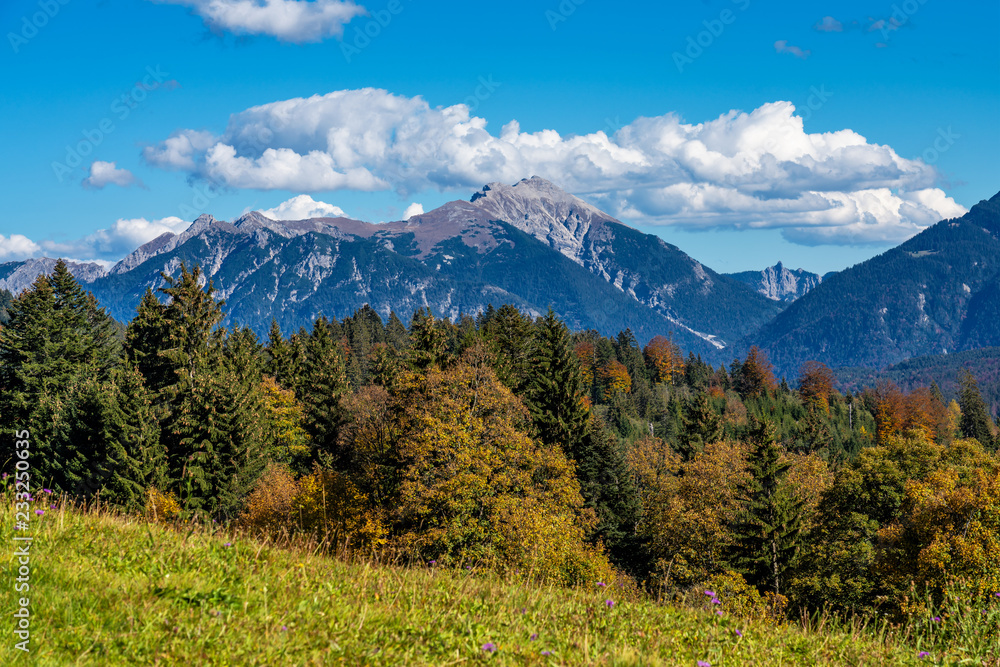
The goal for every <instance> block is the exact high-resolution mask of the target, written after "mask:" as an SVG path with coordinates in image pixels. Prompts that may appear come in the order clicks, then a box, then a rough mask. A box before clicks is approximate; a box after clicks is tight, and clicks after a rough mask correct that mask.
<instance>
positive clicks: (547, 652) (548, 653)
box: [542, 651, 552, 655]
mask: <svg viewBox="0 0 1000 667" xmlns="http://www.w3.org/2000/svg"><path fill="white" fill-rule="evenodd" d="M542 655H552V651H542Z"/></svg>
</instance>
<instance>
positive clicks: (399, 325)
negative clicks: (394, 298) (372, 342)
mask: <svg viewBox="0 0 1000 667" xmlns="http://www.w3.org/2000/svg"><path fill="white" fill-rule="evenodd" d="M385 342H386V343H388V344H389V345H391V346H392V347H394V348H396V349H397V350H399V351H403V350H405V349H406V348H408V347H409V346H410V334H409V332H407V331H406V325H405V324H403V321H402V320H400V319H399V316H398V315H396V311H392V312H390V313H389V322H388V323H387V324H386V325H385Z"/></svg>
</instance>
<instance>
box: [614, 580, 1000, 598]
mask: <svg viewBox="0 0 1000 667" xmlns="http://www.w3.org/2000/svg"><path fill="white" fill-rule="evenodd" d="M597 585H598V586H600V587H601V588H604V587H605V586H607V584H606V583H604V582H603V581H598V582H597ZM998 595H1000V593H998Z"/></svg>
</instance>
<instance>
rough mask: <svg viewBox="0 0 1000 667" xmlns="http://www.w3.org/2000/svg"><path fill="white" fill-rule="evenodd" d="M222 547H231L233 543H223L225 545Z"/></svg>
mask: <svg viewBox="0 0 1000 667" xmlns="http://www.w3.org/2000/svg"><path fill="white" fill-rule="evenodd" d="M222 546H224V547H226V548H229V547H231V546H233V543H232V542H226V543H225V544H223V545H222Z"/></svg>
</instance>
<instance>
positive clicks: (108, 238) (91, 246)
mask: <svg viewBox="0 0 1000 667" xmlns="http://www.w3.org/2000/svg"><path fill="white" fill-rule="evenodd" d="M190 224H191V223H190V222H187V221H185V220H181V219H180V218H175V217H172V216H170V217H166V218H161V219H159V220H147V219H145V218H129V219H126V218H121V219H119V220H116V221H115V222H114V224H112V225H111V227H110V228H109V229H99V230H97V231H96V232H94V233H93V234H88V235H87V236H84V237H82V238H79V239H72V240H65V241H64V240H44V241H40V242H38V243H35V242H33V241H31V240H29V239H27V238H25V237H23V236H20V235H14V236H12V237H11V239H10V240H5V239H4V238H3V236H0V258H3V257H5V256H6V254H10V255H11V259H26V258H28V257H65V258H70V257H73V258H80V259H79V260H78V261H86V262H97V263H99V264H103V265H107V264H108V263H109V262H114V261H116V260H119V259H121V258H122V257H123V256H124V255H127V254H128V253H130V252H132V251H133V250H135V249H136V248H138V247H139V246H141V245H142V244H144V243H148V242H149V241H152V240H153V239H155V238H156V237H158V236H160V235H162V234H164V233H166V232H171V233H174V234H180V233H181V232H183V231H184V230H185V229H187V228H188V226H189V225H190ZM10 241H15V243H10ZM12 248H13V249H16V250H19V251H18V252H9V253H5V250H8V251H9V250H10V249H12Z"/></svg>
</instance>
